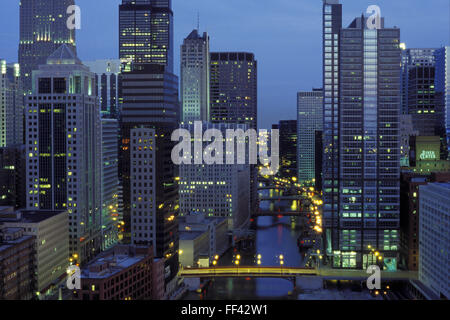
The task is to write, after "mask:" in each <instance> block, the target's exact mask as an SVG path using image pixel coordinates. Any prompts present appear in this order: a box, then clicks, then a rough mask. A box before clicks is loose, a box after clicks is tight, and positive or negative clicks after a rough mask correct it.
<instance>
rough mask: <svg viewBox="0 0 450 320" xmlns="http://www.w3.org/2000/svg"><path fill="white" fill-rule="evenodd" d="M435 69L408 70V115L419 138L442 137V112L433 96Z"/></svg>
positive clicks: (431, 67) (426, 67)
mask: <svg viewBox="0 0 450 320" xmlns="http://www.w3.org/2000/svg"><path fill="white" fill-rule="evenodd" d="M434 80H435V67H434V66H424V65H417V66H415V67H411V68H409V75H408V95H407V96H408V113H409V114H410V115H411V117H412V121H413V127H414V129H415V130H417V131H418V132H419V135H420V136H435V135H443V131H444V130H443V129H442V128H441V119H442V116H443V114H442V112H441V110H440V106H439V104H437V103H436V102H437V100H436V96H435V84H434Z"/></svg>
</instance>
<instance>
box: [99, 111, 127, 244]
mask: <svg viewBox="0 0 450 320" xmlns="http://www.w3.org/2000/svg"><path fill="white" fill-rule="evenodd" d="M101 121H102V241H103V245H102V248H103V249H107V248H109V247H111V246H112V245H114V244H115V243H117V241H118V240H119V235H120V233H121V230H122V228H123V226H122V225H121V222H122V219H123V217H122V206H121V201H120V200H121V196H122V193H121V189H120V184H119V146H118V142H119V139H118V136H119V124H118V121H117V120H116V119H107V118H103V119H102V120H101Z"/></svg>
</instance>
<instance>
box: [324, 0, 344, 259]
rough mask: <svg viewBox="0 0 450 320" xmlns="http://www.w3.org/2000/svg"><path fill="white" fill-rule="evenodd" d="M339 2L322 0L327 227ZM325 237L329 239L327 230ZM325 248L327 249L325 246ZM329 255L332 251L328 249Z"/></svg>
mask: <svg viewBox="0 0 450 320" xmlns="http://www.w3.org/2000/svg"><path fill="white" fill-rule="evenodd" d="M341 28H342V5H341V4H339V0H324V1H323V40H322V41H323V96H324V104H323V148H324V153H323V159H322V162H323V165H322V167H323V179H322V180H323V182H322V186H323V190H324V193H323V202H324V206H323V215H324V223H325V227H326V228H332V227H334V228H337V227H338V223H337V220H336V219H334V218H333V216H335V215H337V214H338V212H339V83H340V82H339V57H340V55H339V34H340V30H341ZM327 232H328V233H327V234H326V236H327V239H331V234H329V231H327ZM327 248H330V246H329V245H328V246H327ZM327 253H328V254H332V252H331V250H328V252H327Z"/></svg>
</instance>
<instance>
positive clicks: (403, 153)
mask: <svg viewBox="0 0 450 320" xmlns="http://www.w3.org/2000/svg"><path fill="white" fill-rule="evenodd" d="M399 129H400V165H401V166H402V167H405V166H406V167H409V165H410V163H409V155H410V151H411V149H410V139H411V137H413V136H417V135H419V131H417V130H415V129H414V125H413V121H412V116H411V115H410V114H401V115H400V128H399Z"/></svg>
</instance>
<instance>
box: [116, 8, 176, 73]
mask: <svg viewBox="0 0 450 320" xmlns="http://www.w3.org/2000/svg"><path fill="white" fill-rule="evenodd" d="M173 50H174V49H173V12H172V0H122V4H121V5H120V6H119V58H120V59H121V60H128V61H133V62H136V63H154V64H161V65H165V66H166V67H167V71H168V72H171V73H172V72H173Z"/></svg>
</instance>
